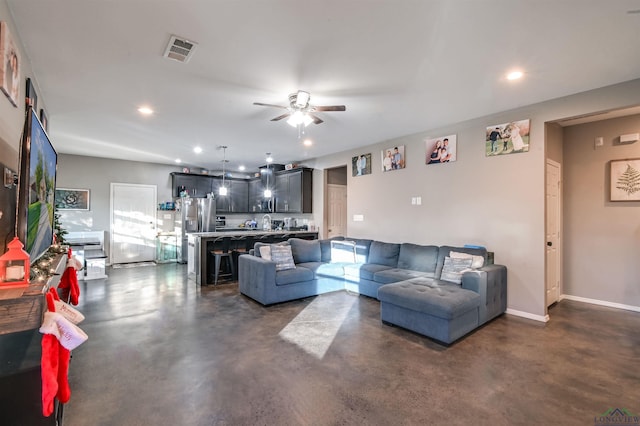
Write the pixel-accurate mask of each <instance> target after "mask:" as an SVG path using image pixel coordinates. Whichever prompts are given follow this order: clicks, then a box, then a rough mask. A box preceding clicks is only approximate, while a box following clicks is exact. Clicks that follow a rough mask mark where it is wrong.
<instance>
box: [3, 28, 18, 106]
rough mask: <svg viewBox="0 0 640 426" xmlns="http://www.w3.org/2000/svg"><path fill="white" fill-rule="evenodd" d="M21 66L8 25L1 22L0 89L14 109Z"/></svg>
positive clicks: (16, 104)
mask: <svg viewBox="0 0 640 426" xmlns="http://www.w3.org/2000/svg"><path fill="white" fill-rule="evenodd" d="M21 65H22V61H21V59H20V52H19V51H18V48H17V47H16V44H15V42H14V41H13V37H12V36H11V32H10V31H9V25H8V24H7V23H6V22H4V21H2V22H0V89H1V90H2V91H3V92H4V94H5V95H6V96H7V99H9V102H11V104H12V105H13V106H14V107H16V108H17V107H18V98H19V96H20V82H21V81H22V77H21V75H20V67H21Z"/></svg>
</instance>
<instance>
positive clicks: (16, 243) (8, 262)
mask: <svg viewBox="0 0 640 426" xmlns="http://www.w3.org/2000/svg"><path fill="white" fill-rule="evenodd" d="M7 247H8V249H9V250H7V252H6V253H5V254H3V255H2V256H0V299H13V298H16V297H20V296H22V293H24V291H25V289H26V288H27V287H29V273H30V271H29V267H30V262H29V253H27V252H26V251H24V250H22V247H24V246H23V245H22V243H21V242H20V240H19V239H18V237H15V238H14V239H13V240H12V241H11V242H10V243H9V244H7Z"/></svg>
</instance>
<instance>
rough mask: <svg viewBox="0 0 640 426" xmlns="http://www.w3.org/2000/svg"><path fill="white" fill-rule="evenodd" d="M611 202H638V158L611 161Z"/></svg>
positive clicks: (639, 173)
mask: <svg viewBox="0 0 640 426" xmlns="http://www.w3.org/2000/svg"><path fill="white" fill-rule="evenodd" d="M610 166H611V167H610V169H611V173H610V177H611V190H610V200H611V201H640V158H633V159H625V160H611V164H610Z"/></svg>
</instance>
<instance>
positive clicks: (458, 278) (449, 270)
mask: <svg viewBox="0 0 640 426" xmlns="http://www.w3.org/2000/svg"><path fill="white" fill-rule="evenodd" d="M471 263H473V259H470V258H469V259H459V258H458V259H457V258H451V257H448V256H447V257H445V258H444V266H443V267H442V274H440V279H441V280H443V281H449V282H452V283H456V284H460V283H461V282H462V273H463V272H464V271H465V270H467V269H470V268H471Z"/></svg>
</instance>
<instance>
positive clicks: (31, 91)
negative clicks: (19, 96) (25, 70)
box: [25, 78, 38, 111]
mask: <svg viewBox="0 0 640 426" xmlns="http://www.w3.org/2000/svg"><path fill="white" fill-rule="evenodd" d="M25 102H26V106H29V105H31V106H32V107H33V110H34V111H37V110H38V94H37V93H36V88H35V87H33V81H32V80H31V79H30V78H27V89H26V97H25Z"/></svg>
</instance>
